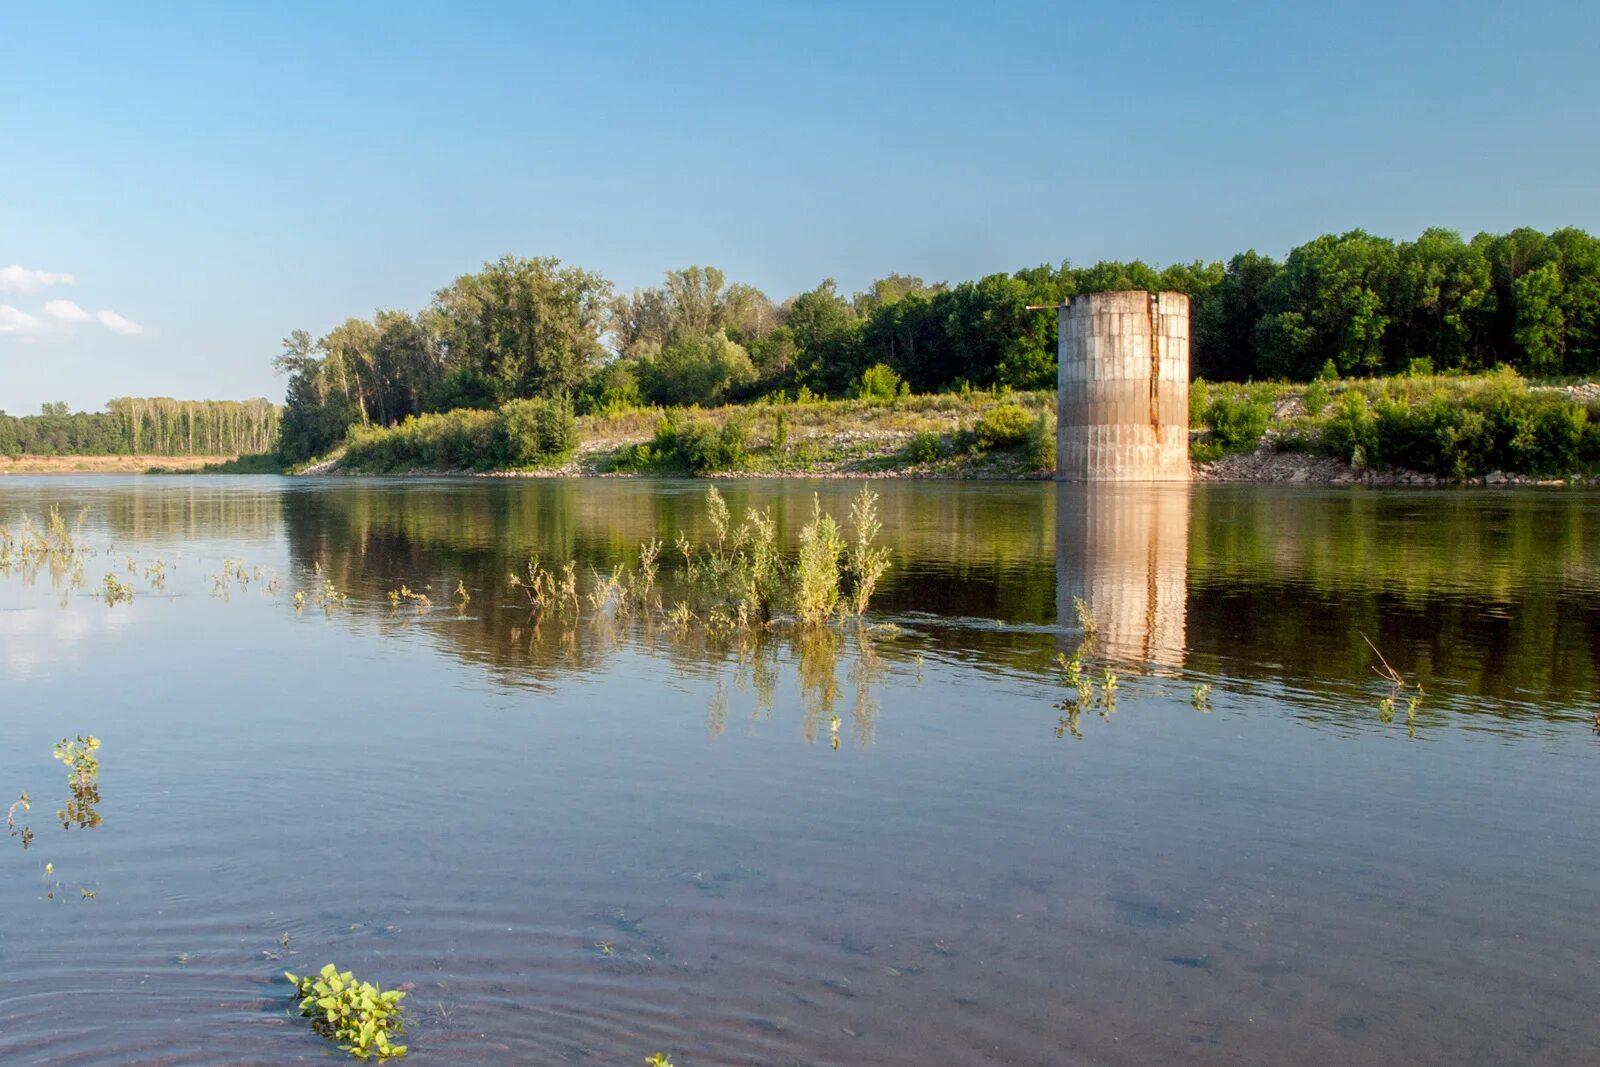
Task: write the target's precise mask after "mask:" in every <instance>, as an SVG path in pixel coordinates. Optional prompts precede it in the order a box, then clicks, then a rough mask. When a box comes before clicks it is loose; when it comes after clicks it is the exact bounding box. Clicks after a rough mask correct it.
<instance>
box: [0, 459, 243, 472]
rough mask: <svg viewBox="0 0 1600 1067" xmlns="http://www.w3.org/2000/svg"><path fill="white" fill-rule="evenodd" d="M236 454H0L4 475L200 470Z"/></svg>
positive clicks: (222, 461) (0, 467)
mask: <svg viewBox="0 0 1600 1067" xmlns="http://www.w3.org/2000/svg"><path fill="white" fill-rule="evenodd" d="M236 458H237V457H236V456H150V455H133V456H0V477H3V476H5V475H8V474H151V473H172V474H181V473H190V472H198V471H199V470H200V469H201V468H202V467H204V466H205V465H206V464H208V463H224V462H227V461H228V460H231V459H236Z"/></svg>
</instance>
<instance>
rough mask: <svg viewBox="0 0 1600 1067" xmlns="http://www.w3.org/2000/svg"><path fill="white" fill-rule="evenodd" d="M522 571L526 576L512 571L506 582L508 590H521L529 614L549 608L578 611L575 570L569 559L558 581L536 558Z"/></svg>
mask: <svg viewBox="0 0 1600 1067" xmlns="http://www.w3.org/2000/svg"><path fill="white" fill-rule="evenodd" d="M525 571H526V574H525V575H523V574H518V573H516V572H515V571H513V572H511V574H509V575H508V576H507V579H506V580H507V583H508V584H509V585H510V586H511V588H513V589H519V590H521V591H522V593H523V595H524V596H526V597H527V598H528V608H529V610H530V611H533V612H535V613H539V612H543V611H544V610H545V609H546V608H552V607H554V608H557V609H559V610H563V611H564V610H566V609H567V608H569V607H570V608H572V609H573V610H576V609H577V607H578V571H577V565H576V564H574V563H573V562H572V561H571V560H568V561H567V563H566V565H565V566H563V567H562V569H561V575H560V577H559V578H558V577H557V576H556V573H555V572H554V571H551V570H548V569H546V568H545V566H544V565H543V564H542V563H540V562H539V557H538V556H534V557H532V558H531V559H529V560H528V564H527V567H526V568H525Z"/></svg>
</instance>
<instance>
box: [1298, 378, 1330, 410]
mask: <svg viewBox="0 0 1600 1067" xmlns="http://www.w3.org/2000/svg"><path fill="white" fill-rule="evenodd" d="M1302 402H1303V403H1304V404H1305V406H1306V414H1307V415H1310V416H1312V417H1316V416H1318V415H1321V414H1322V412H1323V411H1324V410H1325V409H1326V408H1327V406H1328V383H1327V382H1325V381H1323V380H1322V379H1321V378H1318V379H1316V380H1315V381H1313V382H1312V383H1311V384H1310V385H1308V386H1306V392H1305V396H1304V397H1303V398H1302Z"/></svg>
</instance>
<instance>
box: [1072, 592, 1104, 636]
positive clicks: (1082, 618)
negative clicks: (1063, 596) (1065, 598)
mask: <svg viewBox="0 0 1600 1067" xmlns="http://www.w3.org/2000/svg"><path fill="white" fill-rule="evenodd" d="M1072 610H1073V612H1074V613H1075V614H1076V615H1077V616H1078V625H1079V626H1080V627H1081V628H1082V629H1083V636H1084V639H1085V640H1086V641H1093V640H1094V639H1095V636H1096V635H1097V634H1099V632H1100V627H1099V625H1098V624H1097V623H1096V622H1095V621H1094V610H1093V609H1092V608H1090V607H1089V605H1088V603H1087V602H1085V600H1084V599H1083V597H1081V596H1075V597H1073V598H1072Z"/></svg>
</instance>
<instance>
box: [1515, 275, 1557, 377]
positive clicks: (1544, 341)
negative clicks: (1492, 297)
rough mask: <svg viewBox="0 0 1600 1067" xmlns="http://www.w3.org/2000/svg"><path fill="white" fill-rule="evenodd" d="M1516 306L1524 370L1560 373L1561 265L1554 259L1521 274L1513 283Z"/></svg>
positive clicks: (1517, 327) (1518, 338) (1517, 332)
mask: <svg viewBox="0 0 1600 1067" xmlns="http://www.w3.org/2000/svg"><path fill="white" fill-rule="evenodd" d="M1512 298H1513V300H1514V301H1515V304H1516V309H1517V317H1516V331H1515V334H1514V336H1515V338H1516V342H1517V344H1518V345H1520V346H1521V347H1522V350H1523V352H1525V353H1526V360H1527V363H1526V368H1525V369H1526V370H1527V371H1529V372H1530V373H1533V374H1559V373H1561V364H1562V360H1563V358H1564V357H1565V355H1566V316H1565V315H1563V314H1562V285H1561V268H1560V266H1559V265H1558V264H1557V263H1555V262H1554V261H1552V262H1548V263H1546V264H1544V266H1542V267H1537V268H1535V269H1534V270H1531V271H1529V272H1528V273H1526V274H1524V275H1522V277H1520V278H1518V279H1517V280H1516V282H1514V283H1513V285H1512Z"/></svg>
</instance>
